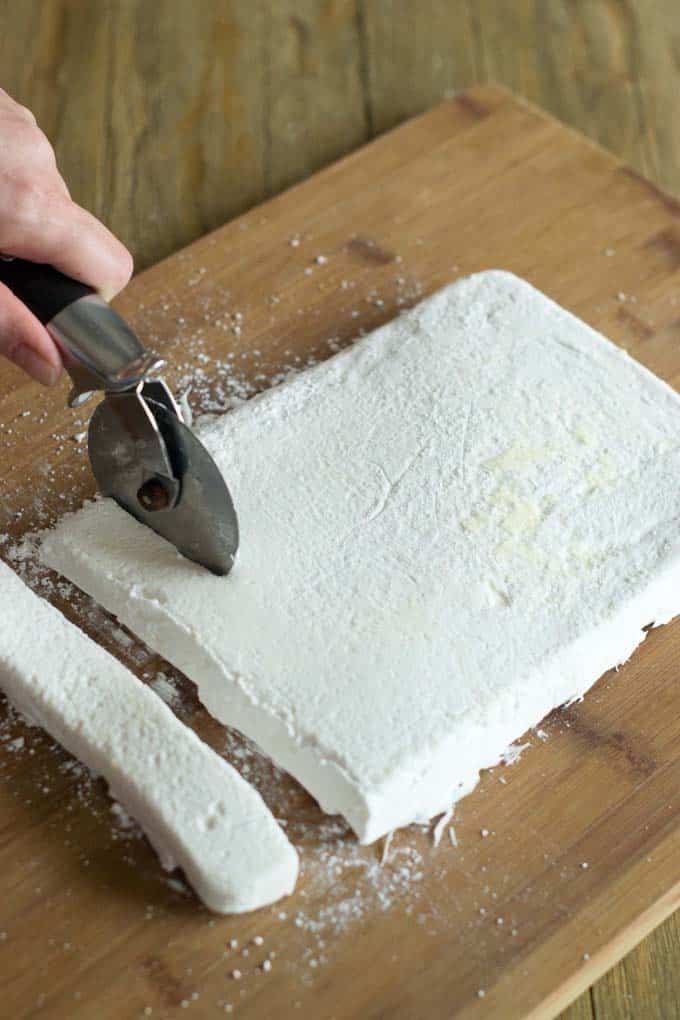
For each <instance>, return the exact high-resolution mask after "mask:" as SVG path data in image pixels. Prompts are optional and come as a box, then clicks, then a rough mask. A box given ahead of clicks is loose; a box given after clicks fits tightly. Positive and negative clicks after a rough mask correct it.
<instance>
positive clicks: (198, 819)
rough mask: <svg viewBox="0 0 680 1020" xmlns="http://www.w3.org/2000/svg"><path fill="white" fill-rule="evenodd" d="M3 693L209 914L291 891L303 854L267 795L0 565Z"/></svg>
mask: <svg viewBox="0 0 680 1020" xmlns="http://www.w3.org/2000/svg"><path fill="white" fill-rule="evenodd" d="M0 687H2V689H3V690H4V692H5V693H6V695H7V697H8V698H9V700H10V702H11V703H12V704H13V705H14V706H15V707H16V708H17V709H18V710H19V711H20V712H22V713H23V714H24V715H26V716H27V717H28V718H29V719H30V720H32V721H33V722H35V723H38V724H39V725H40V726H42V727H44V729H46V730H47V732H48V733H50V734H51V735H52V736H53V737H54V738H55V739H56V740H58V741H59V743H60V744H63V746H64V747H65V748H66V749H67V750H68V751H70V752H71V753H72V754H73V755H75V756H76V757H77V758H79V759H80V760H81V761H83V762H85V764H86V765H87V766H89V767H90V768H92V769H94V770H95V771H96V772H99V773H101V775H103V776H104V778H105V779H106V780H107V782H108V784H109V788H110V792H111V796H112V797H114V798H115V799H116V800H119V801H120V803H121V804H122V805H123V806H124V807H125V809H126V811H128V812H129V814H130V815H132V817H133V818H135V819H136V820H137V821H138V822H139V824H140V825H141V826H142V828H143V830H144V832H145V833H146V835H147V836H148V838H149V840H150V842H151V843H152V845H153V847H154V849H155V850H156V852H157V853H158V856H159V857H160V860H161V863H162V865H163V867H164V868H166V869H167V870H172V869H173V868H176V867H181V868H182V869H183V870H184V873H185V875H186V877H187V879H188V881H189V882H190V883H191V885H192V886H193V888H194V889H195V890H196V893H197V894H198V895H199V896H200V898H201V899H202V900H203V902H204V903H205V904H206V905H207V906H208V907H210V908H211V909H212V910H215V911H218V912H220V913H222V912H224V913H231V912H235V913H240V912H242V911H245V910H254V909H255V908H256V907H261V906H263V905H265V904H267V903H272V902H274V901H275V900H277V899H279V897H281V896H284V895H286V894H287V893H290V892H291V891H292V889H293V887H294V885H295V880H296V877H297V871H298V860H297V854H296V852H295V850H294V849H293V847H292V846H291V844H290V843H289V842H288V840H287V839H286V837H285V835H284V833H283V832H282V830H281V829H280V828H279V826H278V825H277V823H276V821H275V820H274V818H273V816H272V815H271V813H270V811H269V810H268V808H267V806H266V805H265V803H264V801H263V800H262V798H261V797H260V795H259V794H258V793H257V792H256V791H255V790H254V789H253V788H252V787H251V786H250V785H249V784H248V783H247V782H245V780H244V779H242V778H241V776H239V774H238V773H237V772H236V771H235V770H234V769H232V768H231V766H230V765H228V764H227V763H226V762H225V761H223V760H222V759H221V758H220V757H219V755H217V754H215V752H214V751H212V750H211V749H210V748H209V747H208V746H207V745H206V744H204V743H203V742H202V741H201V740H199V738H198V737H197V736H196V734H195V733H194V732H193V731H192V730H190V729H188V728H187V727H186V726H184V725H183V724H182V723H181V722H180V721H179V720H178V719H177V718H176V717H175V716H174V715H173V714H172V712H171V711H170V709H169V708H168V707H167V706H166V705H165V704H164V703H163V702H162V701H161V699H160V698H159V697H158V696H157V695H155V694H154V693H153V691H151V690H150V689H149V688H148V687H146V686H145V685H144V684H142V683H141V682H140V681H139V680H137V678H136V677H134V676H133V675H132V673H130V672H129V671H128V670H127V669H125V667H124V666H123V665H122V664H121V663H120V662H118V660H117V659H114V658H113V656H111V655H109V654H108V652H106V651H105V650H104V649H103V648H100V647H99V645H97V644H95V643H94V642H93V641H91V640H90V639H89V638H88V637H86V635H85V634H83V633H82V631H80V630H78V628H77V627H74V626H73V624H71V623H69V621H68V620H66V619H65V617H63V616H62V615H61V613H59V612H58V611H57V610H56V609H55V608H54V607H53V606H51V605H49V604H48V603H47V602H44V601H43V600H42V599H40V598H39V597H38V596H37V595H35V594H34V593H33V592H32V591H31V590H30V589H29V588H27V587H26V585H25V584H24V583H23V582H22V581H21V580H20V579H19V578H18V577H17V575H16V574H15V573H14V572H13V571H12V570H10V568H9V567H8V566H6V564H4V563H1V562H0Z"/></svg>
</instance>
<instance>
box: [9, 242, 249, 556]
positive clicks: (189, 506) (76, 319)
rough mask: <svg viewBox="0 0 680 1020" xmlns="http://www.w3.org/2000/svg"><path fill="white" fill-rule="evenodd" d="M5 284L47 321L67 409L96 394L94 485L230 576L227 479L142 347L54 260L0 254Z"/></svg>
mask: <svg viewBox="0 0 680 1020" xmlns="http://www.w3.org/2000/svg"><path fill="white" fill-rule="evenodd" d="M0 283H4V284H5V285H6V286H7V287H9V289H10V290H12V291H13V292H14V294H16V296H17V297H18V298H19V299H20V300H21V301H22V302H23V303H24V304H25V305H26V306H27V307H28V308H29V309H30V310H31V311H32V312H33V314H34V315H35V316H37V318H38V319H39V320H40V322H42V323H43V324H44V326H45V327H46V328H47V331H48V332H49V334H50V336H51V337H52V339H53V340H54V342H55V343H56V344H57V346H58V348H59V351H60V353H61V356H62V359H63V362H64V365H65V367H66V370H67V372H68V373H69V375H70V377H71V380H72V382H73V389H72V390H71V393H70V395H69V401H68V402H69V406H70V407H79V406H80V405H81V404H83V403H84V402H85V401H86V400H88V399H89V398H90V397H91V396H92V395H93V393H95V392H97V391H100V390H101V391H103V393H104V399H103V400H102V401H101V403H99V404H98V405H97V407H96V408H95V410H94V414H93V415H92V418H91V420H90V426H89V429H88V451H89V454H90V463H91V465H92V471H93V473H94V476H95V478H96V480H97V485H98V487H99V490H100V492H101V493H102V495H104V496H111V497H113V499H115V500H116V502H117V503H119V504H120V506H122V507H123V509H125V510H127V512H128V513H130V514H132V516H133V517H136V518H137V520H138V521H141V522H142V524H146V525H148V527H150V528H152V529H153V530H154V531H155V532H157V533H158V534H159V535H162V537H163V538H165V539H167V541H168V542H171V543H172V544H173V545H174V546H175V548H176V549H178V551H179V552H180V553H182V555H183V556H186V557H187V558H188V559H190V560H194V561H195V562H196V563H200V564H202V565H203V566H204V567H207V569H208V570H210V571H212V573H213V574H220V575H224V574H228V573H229V571H230V570H231V568H232V565H233V563H234V557H235V556H236V550H237V548H238V521H237V518H236V512H235V510H234V506H233V503H232V500H231V496H230V494H229V490H228V488H227V486H226V483H225V481H224V479H223V477H222V475H221V474H220V472H219V470H218V468H217V465H216V464H215V462H214V460H213V459H212V457H211V456H210V454H209V453H208V451H207V450H206V449H205V447H204V446H203V444H202V443H200V442H199V440H198V439H197V438H196V436H195V435H194V433H193V432H192V431H191V429H190V428H188V426H187V425H186V424H185V423H184V421H183V418H182V412H181V410H180V408H179V406H178V404H177V402H176V401H175V399H174V397H173V395H172V393H171V392H170V390H169V388H168V386H167V384H166V383H164V382H163V380H162V379H160V378H159V376H158V373H159V371H160V369H161V368H162V367H163V365H164V364H165V362H164V361H163V360H162V359H161V358H159V357H157V356H156V355H155V354H153V353H152V352H151V351H149V350H147V349H146V348H145V347H144V346H143V344H142V343H141V342H140V340H139V339H138V338H137V336H136V335H135V334H134V333H133V332H132V330H131V329H130V327H129V326H128V325H127V323H126V322H125V321H124V320H123V319H122V318H121V317H120V316H119V315H118V314H117V313H116V312H115V311H114V310H113V308H111V306H110V305H109V304H107V302H106V301H104V299H103V298H102V297H100V295H99V294H97V293H96V291H94V290H92V288H91V287H88V286H86V285H85V284H83V283H79V282H78V281H77V280H72V279H70V278H69V277H67V276H64V275H63V274H62V273H60V272H58V271H57V270H56V269H53V268H52V267H51V266H45V265H38V264H36V263H33V262H26V261H24V260H22V259H15V258H5V257H2V258H0Z"/></svg>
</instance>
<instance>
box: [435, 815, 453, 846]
mask: <svg viewBox="0 0 680 1020" xmlns="http://www.w3.org/2000/svg"><path fill="white" fill-rule="evenodd" d="M452 817H453V809H452V808H449V810H448V811H445V812H444V814H443V815H441V817H440V818H439V821H438V822H437V823H436V825H435V827H434V829H433V830H432V845H433V846H434V847H438V846H439V844H440V842H441V838H442V836H443V835H444V829H445V828H446V826H447V825H448V824H449V822H450V821H451V818H452Z"/></svg>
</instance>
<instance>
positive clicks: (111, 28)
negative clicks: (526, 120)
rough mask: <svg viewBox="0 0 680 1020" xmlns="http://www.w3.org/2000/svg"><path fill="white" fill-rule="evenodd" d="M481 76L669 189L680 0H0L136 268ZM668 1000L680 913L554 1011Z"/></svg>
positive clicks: (67, 143) (645, 1012)
mask: <svg viewBox="0 0 680 1020" xmlns="http://www.w3.org/2000/svg"><path fill="white" fill-rule="evenodd" d="M490 79H495V80H498V81H501V82H503V83H504V84H506V85H508V86H509V87H511V88H512V89H514V90H515V91H517V92H519V93H520V94H522V95H524V96H526V97H527V98H529V99H531V100H533V101H534V102H536V103H538V104H539V105H541V106H543V107H545V108H546V109H548V110H550V111H551V112H552V113H554V114H556V115H557V116H558V117H560V118H562V119H563V120H565V121H566V122H567V123H570V124H572V125H573V126H574V127H576V128H578V129H579V130H581V131H583V132H585V133H586V134H588V135H590V136H591V137H592V138H595V139H597V140H598V141H599V142H601V143H602V144H604V145H605V146H607V147H608V148H610V149H612V150H613V151H614V152H615V153H617V155H619V156H621V157H623V158H624V159H626V160H628V161H629V162H630V163H631V164H632V165H633V166H634V167H635V168H636V169H638V170H640V171H642V172H643V173H645V174H646V175H647V176H649V177H650V178H652V179H653V180H654V181H656V182H658V183H660V184H661V185H662V186H664V187H666V188H669V189H670V190H674V191H675V192H680V131H678V123H680V4H678V0H654V2H651V0H269V2H266V0H192V2H188V0H22V2H21V3H17V2H16V0H0V85H1V86H2V87H4V88H5V89H7V91H9V92H10V93H11V94H13V95H14V96H16V98H18V99H19V100H21V101H22V102H23V103H25V104H26V105H28V106H30V107H31V108H32V109H33V110H34V112H35V113H36V115H37V117H38V119H39V122H40V123H41V125H42V127H43V128H44V129H45V131H46V132H47V134H48V135H49V137H50V138H51V139H52V141H53V143H54V145H55V147H56V150H57V156H58V159H59V162H60V165H61V168H62V171H63V173H64V176H65V177H66V179H67V181H68V183H69V185H70V187H71V191H72V193H73V195H74V197H75V198H76V199H77V200H78V201H79V202H81V203H82V204H83V205H85V206H87V207H88V208H89V209H91V210H92V211H93V212H95V213H96V214H97V215H98V216H100V217H101V218H102V219H103V220H104V221H105V222H106V223H107V224H108V225H109V226H110V227H111V228H112V229H113V230H114V231H116V233H118V234H119V236H120V237H121V238H122V239H123V240H124V241H125V242H126V244H128V246H129V247H130V248H131V250H132V251H133V253H134V255H135V260H136V264H137V267H138V268H143V267H145V266H147V265H149V264H151V263H153V262H155V261H156V260H158V259H159V258H161V257H162V256H164V255H167V254H169V253H170V252H172V251H174V250H176V249H177V248H179V247H180V246H182V245H184V244H186V243H187V242H189V241H191V240H192V239H194V238H195V237H197V236H199V235H200V234H203V233H205V232H206V231H208V230H210V229H211V228H213V227H215V226H217V225H219V224H221V223H223V222H224V221H225V220H227V219H229V218H231V217H232V216H234V215H236V214H237V213H240V212H242V211H244V210H245V209H247V208H249V207H250V206H252V205H253V204H255V203H257V202H259V201H261V200H262V199H264V198H266V197H268V196H270V195H272V194H274V193H276V192H277V191H280V190H281V189H282V188H285V187H286V186H288V185H289V184H292V183H293V182H295V181H298V180H300V179H302V178H304V177H306V176H308V175H309V174H310V173H311V172H313V171H314V170H316V169H318V168H319V167H320V166H323V165H324V164H326V163H328V162H329V161H331V160H332V159H334V158H336V157H337V156H339V155H342V154H343V153H345V152H348V151H350V150H351V149H353V148H355V147H356V146H357V145H359V144H361V143H362V142H364V141H366V140H367V139H368V138H370V137H372V136H374V135H375V134H378V133H380V132H382V131H384V130H386V129H387V128H389V127H391V126H393V125H395V124H397V123H399V122H400V121H401V120H403V119H404V118H405V117H408V116H410V115H412V114H414V113H417V112H419V111H421V110H423V109H426V108H427V107H428V106H430V105H432V104H434V103H435V102H437V101H438V100H439V99H441V98H442V96H445V95H447V94H451V93H453V92H455V91H457V90H459V89H461V88H463V87H465V86H466V85H469V84H471V83H472V82H475V81H486V80H490ZM679 1004H680V920H679V919H678V916H676V917H675V918H671V919H670V920H669V921H668V922H667V923H666V924H665V925H663V926H662V927H661V928H659V929H658V930H657V931H656V932H655V933H654V934H653V935H652V936H650V937H649V938H648V939H647V940H646V941H645V942H644V943H643V944H642V945H641V946H639V947H638V948H637V949H636V950H635V951H634V952H633V953H631V954H630V955H629V956H628V957H627V958H626V959H625V960H624V961H623V962H622V963H621V964H620V965H618V966H617V967H615V968H614V969H613V970H612V971H611V972H610V973H609V974H608V975H606V976H605V977H604V978H603V979H602V980H601V981H599V982H598V983H597V984H596V985H595V986H594V987H593V988H592V989H591V990H590V992H589V993H588V994H586V995H584V996H582V998H581V999H580V1000H579V1001H578V1002H577V1003H575V1004H574V1005H573V1006H572V1007H571V1008H570V1009H569V1010H567V1011H566V1013H565V1014H563V1020H593V1018H597V1020H619V1018H622V1020H623V1018H626V1020H656V1018H659V1020H672V1018H673V1017H678V1016H680V1005H679Z"/></svg>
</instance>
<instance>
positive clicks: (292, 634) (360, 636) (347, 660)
mask: <svg viewBox="0 0 680 1020" xmlns="http://www.w3.org/2000/svg"><path fill="white" fill-rule="evenodd" d="M203 438H204V440H205V442H206V445H207V446H208V447H209V449H210V450H211V451H212V452H213V454H214V455H215V457H216V459H217V461H218V463H219V465H220V468H221V470H222V471H223V472H224V475H225V477H226V479H227V480H228V483H229V486H230V488H231V491H232V493H233V496H234V499H235V504H236V507H237V510H238V513H239V518H240V524H241V549H240V552H239V556H238V560H237V564H236V567H235V569H234V571H233V572H232V574H231V575H230V576H229V577H228V578H216V577H213V576H211V575H210V574H208V573H207V572H205V571H204V570H202V569H201V568H199V567H197V566H195V565H194V564H192V563H189V562H188V561H187V560H185V559H182V558H181V557H179V556H178V555H177V554H176V553H175V551H174V550H173V548H172V547H171V546H170V545H168V544H166V543H165V542H163V541H162V540H161V539H159V538H157V537H156V536H155V535H153V534H152V533H151V532H149V531H148V530H146V529H144V528H143V527H142V526H141V525H139V524H137V523H136V522H135V521H134V520H133V519H131V518H130V517H128V516H127V515H126V514H124V513H123V512H122V511H121V510H119V509H118V507H117V506H115V505H114V504H113V503H111V502H107V501H100V502H96V503H93V504H90V505H88V506H86V507H85V508H84V509H83V510H81V511H80V512H78V513H77V514H75V515H74V516H71V517H69V518H67V519H65V520H63V521H62V522H61V523H60V525H59V526H58V527H57V529H56V530H55V531H54V532H53V533H51V534H49V535H48V536H47V537H46V540H45V542H44V547H43V554H44V558H45V560H46V561H47V562H48V563H49V564H50V565H52V566H54V567H56V568H57V569H59V570H61V571H62V572H63V573H64V574H66V575H67V576H68V577H70V578H71V579H72V580H74V581H75V582H76V583H77V584H78V585H80V586H81V587H82V588H84V589H85V590H86V591H88V592H90V593H91V594H92V595H93V596H94V597H95V598H97V599H98V600H99V601H100V602H102V603H103V604H104V605H105V606H106V607H108V608H109V609H110V610H112V611H113V612H114V613H116V614H118V616H119V617H120V619H121V620H123V621H124V622H125V623H126V624H127V625H128V626H129V627H131V628H132V629H133V630H134V631H135V632H136V633H138V634H139V635H140V636H141V637H142V638H143V639H144V640H146V641H147V642H148V643H149V644H150V645H151V646H152V647H153V648H155V649H157V650H158V651H159V652H161V653H162V654H163V655H164V656H165V657H166V658H168V659H169V660H170V661H172V662H174V663H175V664H176V665H177V666H178V667H179V668H180V669H182V670H183V671H184V672H186V673H187V675H188V676H190V677H191V678H192V679H193V680H194V681H195V682H196V683H197V684H198V688H199V692H200V696H201V698H202V700H203V702H204V703H205V705H206V706H207V708H208V709H209V710H210V711H211V712H212V713H213V715H215V716H216V717H217V718H218V719H220V720H222V721H224V722H225V723H230V724H233V725H235V726H237V727H238V728H239V729H241V730H243V731H244V732H245V733H247V734H248V735H249V736H250V737H252V738H254V739H255V740H256V741H257V742H258V743H259V744H260V745H261V746H262V747H263V748H264V749H265V750H266V751H267V752H269V753H270V754H271V755H272V757H273V758H274V759H275V760H276V761H277V762H279V763H280V764H281V765H282V766H283V767H284V768H286V769H288V770H289V771H291V772H292V773H293V774H294V775H296V776H297V777H298V778H299V779H300V781H301V782H302V783H303V784H304V785H305V786H306V787H307V788H308V789H309V790H310V791H311V793H312V794H313V795H314V796H315V797H316V798H317V799H318V800H319V802H320V803H321V805H322V807H323V808H324V809H325V810H326V811H329V812H341V813H342V814H344V815H345V816H346V818H347V819H348V821H349V822H350V823H351V825H352V826H353V828H354V829H355V831H356V833H357V834H358V836H359V837H360V839H361V840H362V841H366V842H368V841H371V840H374V839H376V838H377V837H379V836H381V835H382V834H384V833H386V832H389V831H390V830H392V829H394V828H396V827H398V826H400V825H405V824H407V823H409V822H411V821H413V820H414V819H423V818H427V817H430V816H432V815H434V814H436V813H438V812H441V811H443V810H445V809H446V808H448V807H450V805H451V803H452V802H454V801H455V800H457V799H458V798H459V797H461V796H463V795H464V794H466V793H468V792H469V791H470V790H472V788H473V787H474V785H475V783H476V782H477V778H478V773H479V770H480V769H481V768H483V767H486V766H490V765H493V764H495V763H497V762H498V760H499V757H500V756H501V754H502V753H503V751H504V750H505V749H506V748H507V746H508V745H509V744H510V743H511V742H512V741H513V740H515V739H516V738H517V737H518V736H520V735H521V734H522V733H523V732H524V731H525V730H526V729H527V728H528V727H530V726H532V725H535V724H536V723H538V722H539V721H540V720H541V719H542V718H543V716H545V715H546V713H548V712H549V711H550V710H552V709H553V708H554V707H555V706H557V705H560V704H562V703H563V702H565V701H568V700H569V699H573V698H577V697H579V696H581V695H582V694H583V693H584V692H585V691H586V690H587V689H588V688H589V687H590V686H591V684H593V683H594V681H595V680H596V679H597V678H598V677H599V676H600V675H601V674H602V673H603V672H604V671H605V670H607V669H608V668H610V667H612V666H615V665H617V664H618V663H621V662H622V661H624V660H625V659H627V658H628V657H629V656H630V654H631V653H632V651H633V649H634V648H635V647H636V645H637V644H638V643H639V642H640V641H641V640H642V639H643V637H644V632H643V630H642V628H643V627H644V626H645V625H646V624H649V623H650V622H652V621H655V622H656V623H657V624H658V623H662V622H665V621H667V620H669V619H670V618H671V617H672V616H673V615H675V614H676V613H677V612H678V611H680V584H679V583H678V582H679V581H680V555H679V538H680V398H679V397H678V395H677V394H675V393H674V392H673V391H672V390H671V389H670V388H669V387H668V386H666V385H665V384H664V383H662V382H661V381H659V380H658V379H656V378H655V377H654V376H652V375H651V374H650V373H649V372H648V371H646V370H645V369H644V368H642V367H641V366H640V365H639V364H637V363H636V362H635V361H633V360H632V359H631V358H630V357H628V356H627V354H626V353H625V352H624V351H622V350H620V349H619V348H617V347H615V346H614V345H613V344H611V343H609V342H608V341H607V340H605V339H604V338H603V337H602V336H600V335H599V334H598V333H596V332H595V331H594V330H592V329H590V328H589V327H588V326H586V325H585V324H584V323H582V322H580V321H579V320H578V319H576V318H574V317H573V316H572V315H570V314H569V313H567V312H566V311H564V310H563V309H561V308H559V307H558V306H557V305H556V304H554V303H553V302H551V301H550V300H548V299H547V298H546V297H544V296H543V295H542V294H540V293H539V292H537V291H536V290H534V289H533V288H532V287H531V286H529V285H528V284H527V283H524V282H522V281H521V280H519V279H517V278H516V277H514V276H512V275H510V274H508V273H503V272H487V273H480V274H478V275H476V276H473V277H471V278H469V279H467V280H463V281H461V282H459V283H456V284H454V285H453V286H450V287H448V288H446V289H444V290H442V291H440V292H439V293H438V294H435V295H434V296H433V297H432V298H430V299H428V300H426V301H424V302H423V303H422V304H421V305H419V306H418V307H417V308H416V309H414V310H413V311H412V312H409V313H408V314H406V315H403V316H402V317H400V318H398V319H397V320H396V321H394V322H392V323H390V324H388V325H387V326H384V327H383V328H382V329H379V330H377V331H376V332H375V333H373V334H372V335H371V336H368V337H366V338H365V339H364V340H363V341H361V342H360V343H358V344H357V345H356V346H354V347H353V348H351V349H350V350H348V351H345V352H344V353H341V354H339V355H337V356H336V357H334V358H332V359H331V360H330V361H328V362H326V363H325V364H323V365H321V366H319V367H317V368H314V369H312V370H310V371H307V372H305V373H304V374H302V375H300V376H298V377H297V378H296V379H295V380H293V381H292V382H290V383H289V384H286V385H284V386H281V387H280V388H279V389H276V390H272V391H270V392H268V393H266V394H264V395H263V396H261V397H259V398H257V399H254V400H252V401H250V402H249V403H248V404H246V405H245V406H243V407H242V408H240V409H239V410H237V411H235V412H234V413H232V414H229V415H226V416H225V417H223V418H222V419H220V420H219V421H217V422H216V423H213V424H212V425H211V426H210V427H208V428H207V429H206V430H205V431H204V433H203Z"/></svg>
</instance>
